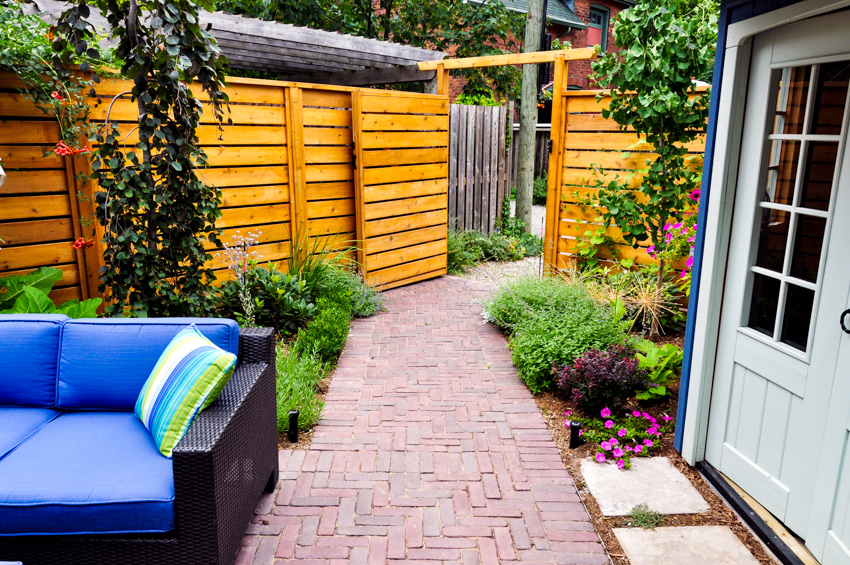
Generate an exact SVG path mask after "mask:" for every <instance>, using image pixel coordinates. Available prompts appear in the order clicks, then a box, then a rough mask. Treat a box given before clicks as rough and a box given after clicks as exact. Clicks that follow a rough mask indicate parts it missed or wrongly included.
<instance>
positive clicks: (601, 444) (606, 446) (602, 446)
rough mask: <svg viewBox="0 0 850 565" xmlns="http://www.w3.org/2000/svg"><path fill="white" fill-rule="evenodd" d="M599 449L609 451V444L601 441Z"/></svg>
mask: <svg viewBox="0 0 850 565" xmlns="http://www.w3.org/2000/svg"><path fill="white" fill-rule="evenodd" d="M599 447H601V448H602V449H604V450H605V451H611V444H610V443H609V442H607V441H603V442H602V443H600V444H599Z"/></svg>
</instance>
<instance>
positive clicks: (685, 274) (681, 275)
mask: <svg viewBox="0 0 850 565" xmlns="http://www.w3.org/2000/svg"><path fill="white" fill-rule="evenodd" d="M687 277H688V270H687V269H685V270H684V271H682V272H681V273H680V274H679V278H680V279H685V278H687Z"/></svg>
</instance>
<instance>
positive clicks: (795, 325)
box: [782, 284, 815, 351]
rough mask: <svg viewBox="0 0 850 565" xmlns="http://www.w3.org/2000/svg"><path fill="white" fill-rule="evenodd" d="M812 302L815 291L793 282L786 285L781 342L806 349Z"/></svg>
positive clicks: (802, 349) (813, 301)
mask: <svg viewBox="0 0 850 565" xmlns="http://www.w3.org/2000/svg"><path fill="white" fill-rule="evenodd" d="M814 303H815V292H814V291H813V290H809V289H807V288H802V287H799V286H795V285H793V284H789V285H788V296H786V297H785V314H784V316H783V319H782V343H787V344H788V345H790V346H791V347H795V348H797V349H799V350H801V351H805V350H806V344H807V343H808V341H809V326H811V321H812V307H813V306H814Z"/></svg>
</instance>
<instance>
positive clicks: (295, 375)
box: [276, 344, 328, 433]
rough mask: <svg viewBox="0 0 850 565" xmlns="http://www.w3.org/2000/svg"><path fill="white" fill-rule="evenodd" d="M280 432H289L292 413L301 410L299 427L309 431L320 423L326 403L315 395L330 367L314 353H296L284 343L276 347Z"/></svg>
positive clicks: (278, 425) (278, 427)
mask: <svg viewBox="0 0 850 565" xmlns="http://www.w3.org/2000/svg"><path fill="white" fill-rule="evenodd" d="M276 364H277V367H276V369H277V430H278V433H284V432H285V431H287V430H288V429H289V411H290V410H298V411H299V412H300V414H299V417H298V427H299V428H301V429H304V430H307V429H310V428H312V427H313V426H315V425H316V423H317V422H318V421H319V416H320V415H321V413H322V407H323V406H324V402H323V401H322V399H321V398H320V397H319V396H318V395H317V394H316V393H317V391H318V386H319V382H320V381H321V380H322V379H323V378H325V377H326V376H327V374H328V366H327V365H326V364H325V363H323V362H322V360H321V359H320V358H319V357H318V356H317V355H314V354H313V353H310V352H307V353H305V354H296V353H293V352H291V351H289V350H287V348H286V346H285V345H284V344H281V345H278V348H277V361H276Z"/></svg>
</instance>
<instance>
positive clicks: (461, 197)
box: [449, 103, 514, 234]
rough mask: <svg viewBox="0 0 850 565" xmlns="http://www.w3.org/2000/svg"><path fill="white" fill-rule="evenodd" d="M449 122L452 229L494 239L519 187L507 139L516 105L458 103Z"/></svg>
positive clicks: (452, 110)
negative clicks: (506, 201) (506, 202)
mask: <svg viewBox="0 0 850 565" xmlns="http://www.w3.org/2000/svg"><path fill="white" fill-rule="evenodd" d="M449 117H450V124H449V225H450V226H453V227H454V228H456V229H458V230H470V229H476V230H479V231H481V232H483V233H485V234H489V233H491V232H492V231H493V230H494V229H495V227H496V220H497V218H498V217H499V214H500V213H501V209H502V200H503V199H504V197H505V195H506V194H508V193H510V189H511V187H512V186H513V178H512V175H513V170H514V167H513V164H512V163H511V152H510V151H508V147H507V143H508V137H507V135H506V132H507V131H508V130H507V128H508V127H509V125H508V124H509V122H508V120H512V119H513V103H510V104H509V105H508V106H465V105H460V104H453V105H452V107H451V110H450V113H449Z"/></svg>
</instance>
